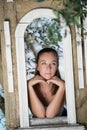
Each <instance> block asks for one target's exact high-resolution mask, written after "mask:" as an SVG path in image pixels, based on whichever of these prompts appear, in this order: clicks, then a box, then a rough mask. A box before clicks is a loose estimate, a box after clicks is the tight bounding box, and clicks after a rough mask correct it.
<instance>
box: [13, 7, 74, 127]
mask: <svg viewBox="0 0 87 130" xmlns="http://www.w3.org/2000/svg"><path fill="white" fill-rule="evenodd" d="M41 17H46V18H56V16H55V15H54V13H53V11H52V9H49V8H37V9H34V10H31V11H29V12H28V13H27V14H25V15H24V16H23V18H22V19H21V20H20V21H19V23H18V25H17V27H16V32H15V39H16V55H17V74H18V92H19V112H20V113H19V115H20V127H21V128H28V127H30V121H31V122H32V120H33V119H32V120H31V119H29V113H28V95H27V84H26V69H25V51H24V32H25V29H26V28H27V26H28V25H29V24H30V23H31V22H32V21H33V20H34V19H37V18H41ZM66 28H68V27H66ZM63 50H64V64H65V68H64V69H65V84H66V103H67V119H66V120H67V123H69V124H74V123H76V110H75V92H74V76H73V60H72V44H71V35H70V34H68V36H67V37H66V38H63ZM67 56H68V58H67ZM67 72H68V73H67ZM63 119H64V118H63ZM33 122H34V121H33ZM38 123H40V122H38ZM48 123H49V121H48ZM32 124H34V123H32Z"/></svg>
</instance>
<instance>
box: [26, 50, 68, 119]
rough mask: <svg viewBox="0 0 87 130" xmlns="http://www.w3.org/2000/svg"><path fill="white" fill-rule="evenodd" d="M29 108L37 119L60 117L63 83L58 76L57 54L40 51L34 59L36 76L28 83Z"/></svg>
mask: <svg viewBox="0 0 87 130" xmlns="http://www.w3.org/2000/svg"><path fill="white" fill-rule="evenodd" d="M28 92H29V106H30V109H31V111H32V113H33V115H34V116H36V117H38V118H45V117H47V118H53V117H55V116H57V115H60V113H61V110H62V107H63V104H64V100H65V83H64V81H63V80H61V79H60V76H59V74H58V54H57V52H56V51H55V50H54V49H52V48H44V49H42V50H41V51H40V52H39V53H38V55H37V59H36V74H35V76H34V77H33V78H32V79H30V80H29V81H28Z"/></svg>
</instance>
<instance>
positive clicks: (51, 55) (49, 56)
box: [39, 52, 57, 60]
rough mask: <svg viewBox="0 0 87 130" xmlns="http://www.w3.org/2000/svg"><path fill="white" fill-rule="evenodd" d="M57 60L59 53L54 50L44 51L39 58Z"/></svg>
mask: <svg viewBox="0 0 87 130" xmlns="http://www.w3.org/2000/svg"><path fill="white" fill-rule="evenodd" d="M46 59H47V60H51V59H52V60H57V55H56V54H54V53H53V52H44V53H43V54H41V55H40V57H39V60H46Z"/></svg>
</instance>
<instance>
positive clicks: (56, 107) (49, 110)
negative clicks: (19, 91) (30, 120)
mask: <svg viewBox="0 0 87 130" xmlns="http://www.w3.org/2000/svg"><path fill="white" fill-rule="evenodd" d="M44 82H45V81H44V80H43V79H42V77H40V76H35V77H34V78H33V79H31V80H30V81H29V82H28V91H29V103H30V108H31V110H32V113H33V114H34V115H35V116H36V117H38V118H45V117H47V118H53V117H55V116H56V115H57V114H58V113H59V112H60V109H61V106H62V104H63V101H64V97H65V84H64V82H63V81H62V80H60V79H59V78H58V77H56V76H55V77H53V78H52V79H50V80H48V81H47V82H48V83H53V84H56V85H58V86H59V89H58V90H57V92H56V94H55V96H54V98H53V100H52V101H51V102H50V103H49V105H48V106H47V107H45V106H44V105H43V103H42V102H41V101H40V99H39V98H38V96H37V94H36V92H35V90H34V88H33V86H34V85H35V84H37V83H43V84H44Z"/></svg>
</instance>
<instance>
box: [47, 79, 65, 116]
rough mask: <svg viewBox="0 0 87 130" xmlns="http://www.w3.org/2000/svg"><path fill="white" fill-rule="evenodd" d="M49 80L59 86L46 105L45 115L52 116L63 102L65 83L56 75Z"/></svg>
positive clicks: (58, 110)
mask: <svg viewBox="0 0 87 130" xmlns="http://www.w3.org/2000/svg"><path fill="white" fill-rule="evenodd" d="M50 82H51V83H54V84H56V85H58V86H59V89H58V90H57V92H56V94H55V97H54V99H53V100H52V101H51V103H50V104H49V105H48V107H47V109H46V117H48V118H53V117H55V116H56V115H57V114H58V113H59V112H60V109H61V107H62V104H63V102H64V97H65V83H64V82H63V81H62V80H60V79H58V78H57V77H54V78H53V79H51V80H48V83H50Z"/></svg>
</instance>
